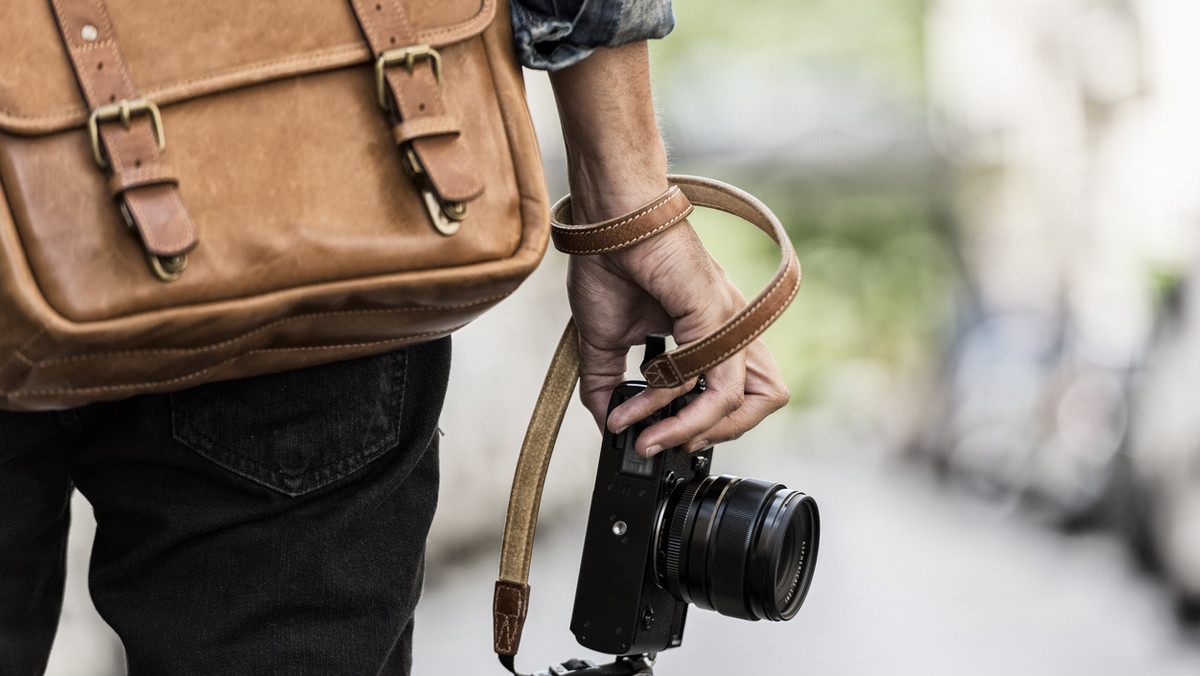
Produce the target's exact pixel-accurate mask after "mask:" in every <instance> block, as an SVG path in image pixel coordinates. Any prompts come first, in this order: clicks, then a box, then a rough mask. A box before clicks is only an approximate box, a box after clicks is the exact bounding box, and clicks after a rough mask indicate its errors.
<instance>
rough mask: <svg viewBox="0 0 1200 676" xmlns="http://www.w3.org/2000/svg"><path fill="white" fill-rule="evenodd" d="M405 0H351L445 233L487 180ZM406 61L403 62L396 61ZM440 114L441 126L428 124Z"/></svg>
mask: <svg viewBox="0 0 1200 676" xmlns="http://www.w3.org/2000/svg"><path fill="white" fill-rule="evenodd" d="M403 5H404V3H399V2H374V1H372V0H350V6H351V7H352V8H353V9H354V15H355V17H356V18H357V19H358V24H359V27H360V28H361V29H362V32H363V36H364V37H365V38H366V40H367V43H368V44H369V45H370V47H371V51H372V52H373V53H374V54H376V55H377V57H376V61H375V90H376V91H375V94H376V98H377V99H378V102H379V105H380V107H382V108H383V109H384V111H386V112H387V113H388V114H389V117H390V118H391V119H392V123H393V124H394V125H396V126H400V125H405V127H406V129H403V130H399V129H398V130H396V132H395V137H396V141H397V142H398V143H400V144H401V148H402V149H403V151H404V158H405V168H406V169H407V170H408V172H409V175H410V176H411V177H412V178H413V179H414V182H415V183H416V185H417V189H418V190H420V191H421V193H422V200H423V201H424V203H425V206H426V210H427V211H428V213H429V218H430V220H431V221H432V223H433V225H434V227H435V228H436V229H437V230H438V232H441V233H442V234H445V235H451V234H454V232H456V231H457V230H458V223H459V222H460V221H462V220H463V219H464V218H466V213H467V203H468V202H470V201H471V200H473V199H475V198H476V197H478V196H479V195H481V194H483V189H484V186H483V182H482V181H481V180H480V179H479V175H478V172H477V170H476V169H475V167H474V166H473V165H472V163H471V161H470V158H469V156H468V155H467V152H466V150H465V147H464V146H463V141H462V138H461V133H460V130H459V128H458V126H457V125H456V124H455V125H453V126H451V125H449V124H448V123H447V122H448V120H449V118H448V113H447V109H446V104H445V101H444V100H443V97H442V87H443V84H444V75H443V72H442V57H441V54H439V53H438V52H437V50H435V49H433V48H432V47H430V46H429V45H426V44H417V43H416V39H417V38H416V34H415V33H414V32H413V29H412V24H411V22H410V21H409V18H408V13H407V11H406V10H405V9H404V6H403ZM401 65H402V66H403V68H398V67H394V66H401ZM426 119H432V120H436V125H435V126H436V128H437V131H436V132H431V131H430V129H432V128H433V126H434V125H430V126H425V127H424V129H423V130H422V132H421V133H419V134H414V133H413V131H414V130H418V129H422V125H423V122H424V121H425V120H426Z"/></svg>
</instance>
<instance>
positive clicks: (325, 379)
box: [171, 350, 408, 497]
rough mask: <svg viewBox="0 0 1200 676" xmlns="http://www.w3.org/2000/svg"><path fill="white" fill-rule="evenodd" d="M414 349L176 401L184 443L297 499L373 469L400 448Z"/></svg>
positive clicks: (186, 394)
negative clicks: (409, 361) (377, 461)
mask: <svg viewBox="0 0 1200 676" xmlns="http://www.w3.org/2000/svg"><path fill="white" fill-rule="evenodd" d="M407 355H408V352H407V350H398V351H394V352H389V353H386V354H382V355H377V356H374V357H366V358H363V359H355V360H351V361H344V362H338V363H334V364H326V365H324V366H317V367H312V368H307V369H301V370H297V371H290V372H287V373H278V374H273V375H267V376H258V377H254V378H246V379H243V380H231V381H228V382H221V383H213V384H209V385H202V386H200V387H197V388H194V389H191V390H186V391H183V392H176V393H174V394H172V395H171V428H172V434H173V435H174V437H175V439H176V441H179V442H180V443H182V444H184V445H185V446H187V447H189V448H191V449H192V450H193V451H195V452H196V453H199V454H200V455H201V456H203V457H205V458H207V459H209V460H210V461H212V462H214V463H216V464H217V465H219V466H221V467H223V468H225V469H227V470H229V471H230V472H233V473H235V474H237V475H239V476H242V477H244V478H246V479H249V480H251V481H254V482H256V483H258V484H261V485H263V486H266V487H268V488H271V489H273V490H276V491H278V492H280V493H283V494H285V495H289V496H292V497H296V496H299V495H303V494H305V493H308V492H311V491H314V490H316V489H318V488H321V487H324V486H328V485H329V484H332V483H334V482H336V481H338V480H340V479H342V478H345V477H347V476H349V475H350V474H352V473H353V472H355V471H356V470H358V469H360V468H361V467H363V466H365V465H367V464H368V463H370V462H371V461H372V460H374V459H375V458H378V457H379V456H381V455H383V454H384V453H385V452H386V451H387V450H389V449H391V448H394V447H395V446H397V445H398V444H399V441H400V424H401V423H400V418H401V407H402V406H403V403H404V389H405V380H406V378H405V376H406V371H407Z"/></svg>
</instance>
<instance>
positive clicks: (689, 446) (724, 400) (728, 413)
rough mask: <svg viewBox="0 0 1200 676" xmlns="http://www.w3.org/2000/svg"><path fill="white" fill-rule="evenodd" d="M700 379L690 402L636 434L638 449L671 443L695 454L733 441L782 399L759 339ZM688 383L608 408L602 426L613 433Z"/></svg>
mask: <svg viewBox="0 0 1200 676" xmlns="http://www.w3.org/2000/svg"><path fill="white" fill-rule="evenodd" d="M705 380H706V382H707V388H706V389H705V391H704V392H703V393H702V394H701V395H700V396H699V397H697V398H696V399H695V400H694V401H693V402H692V403H690V404H688V405H687V406H685V407H684V408H683V409H682V410H681V411H680V412H679V413H678V414H677V415H675V416H672V417H669V418H666V419H664V420H662V421H660V422H658V423H655V424H654V425H651V426H650V427H648V428H646V429H645V430H644V431H643V432H642V433H641V434H640V435H639V436H638V438H637V441H636V442H635V448H636V449H637V451H638V453H640V454H642V455H644V456H651V455H654V454H656V453H659V452H661V451H662V450H663V449H667V448H674V447H676V446H679V447H682V448H683V449H684V450H686V451H689V452H695V451H699V450H703V449H705V448H708V447H710V446H714V445H716V444H719V443H723V442H726V441H731V440H733V439H737V438H738V437H740V436H741V435H743V434H744V433H745V432H746V431H747V430H749V429H750V428H752V427H754V426H755V425H757V424H758V423H760V422H762V421H763V419H765V418H766V417H767V416H768V415H770V414H771V413H773V412H775V411H777V410H779V409H780V408H782V407H783V406H784V405H785V404H787V401H788V392H787V387H786V385H785V384H784V381H783V374H782V373H781V372H780V370H779V367H778V365H776V363H775V359H774V358H773V357H772V356H771V353H770V351H769V350H768V349H767V347H766V345H765V344H763V342H762V341H761V340H758V341H755V342H754V343H752V344H751V345H750V346H749V347H748V348H747V349H746V350H745V351H743V352H742V353H741V354H740V355H737V356H735V357H734V358H731V359H730V360H728V361H726V362H724V363H723V364H721V365H719V366H717V367H714V368H713V369H712V370H711V371H709V373H708V374H706V375H705ZM693 386H694V383H692V384H689V385H686V386H684V387H678V388H661V389H660V388H647V389H646V390H645V391H644V392H643V393H642V394H639V395H638V396H636V397H634V398H632V399H630V400H629V401H627V402H625V403H624V404H623V405H621V406H620V407H618V408H616V409H614V410H613V412H612V415H611V416H609V420H608V427H609V429H611V430H613V431H620V430H623V429H625V428H626V427H628V426H629V425H630V424H632V423H634V422H636V421H638V420H641V419H643V418H645V417H646V416H648V415H650V414H651V413H653V412H654V411H657V410H659V409H661V408H663V407H665V406H666V405H667V404H669V403H670V402H671V401H672V400H673V399H675V398H676V397H678V396H680V395H683V394H685V393H687V392H688V391H690V389H691V388H692V387H693Z"/></svg>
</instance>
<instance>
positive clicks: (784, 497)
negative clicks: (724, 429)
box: [571, 381, 820, 655]
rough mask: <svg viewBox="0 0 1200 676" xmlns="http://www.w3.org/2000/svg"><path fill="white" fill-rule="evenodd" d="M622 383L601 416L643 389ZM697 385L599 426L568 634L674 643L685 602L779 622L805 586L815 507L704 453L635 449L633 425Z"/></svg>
mask: <svg viewBox="0 0 1200 676" xmlns="http://www.w3.org/2000/svg"><path fill="white" fill-rule="evenodd" d="M646 387H647V385H646V383H644V382H640V381H632V382H625V383H622V384H621V385H619V386H617V388H616V390H615V391H614V392H613V395H612V398H611V400H610V401H609V412H610V413H611V411H612V410H613V409H614V408H616V407H617V406H619V405H621V404H622V403H624V402H625V401H627V400H629V399H630V398H631V397H634V396H637V394H638V393H639V392H641V391H643V390H644V389H645V388H646ZM700 389H701V388H698V389H697V390H693V391H692V392H690V393H688V394H685V395H683V396H681V397H678V398H676V399H675V400H674V401H672V402H671V403H670V404H669V405H667V406H666V407H665V408H663V409H662V410H660V411H658V412H656V413H655V414H653V415H651V416H650V417H648V418H647V419H645V420H643V421H642V422H640V423H637V424H635V425H632V426H630V427H629V428H628V429H626V430H625V431H623V432H622V433H620V434H613V433H612V432H610V431H608V430H605V432H604V440H603V443H602V445H601V448H600V456H599V459H598V466H597V469H596V483H595V487H594V488H593V490H592V503H591V509H590V510H589V512H588V523H587V530H586V532H585V535H584V544H583V556H582V560H581V561H580V565H579V582H578V584H577V585H576V588H575V606H574V610H573V611H572V614H571V632H572V633H574V634H575V638H576V640H577V641H579V643H580V644H581V645H583V646H584V647H586V648H590V649H592V650H596V651H598V652H603V653H608V654H611V655H636V654H650V653H658V652H660V651H662V650H665V649H667V648H674V647H677V646H679V645H680V644H681V643H682V641H683V629H684V623H685V621H686V619H687V611H688V605H689V604H692V605H696V606H698V607H700V608H703V609H706V610H715V611H717V612H718V613H720V614H722V615H727V616H730V617H736V618H739V619H744V620H760V619H766V620H774V621H778V620H790V619H791V618H792V617H794V616H795V614H796V612H797V611H798V610H799V608H800V605H801V604H802V603H803V601H804V598H805V596H806V594H807V592H808V588H809V585H810V583H811V582H812V577H813V571H814V568H815V564H816V558H817V545H818V543H819V539H820V538H819V536H820V517H819V514H818V511H817V504H816V502H815V501H814V500H813V499H812V498H811V497H809V496H807V495H805V494H804V493H801V492H799V491H789V490H788V489H787V487H785V486H783V485H781V484H778V483H773V482H769V481H763V480H761V479H750V478H742V477H736V476H730V475H719V476H714V475H712V474H710V467H711V464H712V449H711V448H710V449H707V450H705V451H701V452H698V453H688V452H686V451H685V450H684V449H682V448H670V449H667V450H665V451H662V452H661V453H658V454H657V455H655V456H654V457H652V458H643V457H641V456H639V455H638V454H637V453H636V451H635V450H634V440H636V439H637V437H638V435H639V434H641V432H642V431H643V430H644V429H646V428H647V427H649V426H650V425H653V424H654V423H656V422H658V421H659V420H662V419H663V418H664V417H667V416H673V415H675V414H677V413H678V412H679V411H680V410H681V409H682V408H683V407H684V406H686V405H687V404H688V403H689V402H690V401H691V400H693V399H694V398H696V397H697V396H700Z"/></svg>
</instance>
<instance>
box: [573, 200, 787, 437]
mask: <svg viewBox="0 0 1200 676" xmlns="http://www.w3.org/2000/svg"><path fill="white" fill-rule="evenodd" d="M567 288H568V292H569V294H570V300H571V311H572V314H574V316H575V323H576V325H577V326H578V327H579V336H580V345H579V349H580V359H581V365H580V374H581V377H580V396H581V398H582V399H583V403H584V405H585V406H587V408H588V409H589V410H590V411H591V412H592V415H593V416H595V417H596V421H597V423H598V424H600V425H603V424H604V422H605V416H606V414H607V412H608V400H609V397H610V396H611V394H612V390H613V388H614V387H616V386H617V385H618V384H619V383H620V382H621V381H622V380H624V373H625V365H626V355H627V354H628V352H629V349H630V348H631V347H633V346H638V345H642V344H643V341H644V339H645V336H646V334H648V333H668V334H671V335H672V336H674V337H675V340H676V342H678V343H679V344H681V345H683V344H686V343H690V342H693V341H696V340H699V339H701V338H703V337H704V336H706V335H707V334H709V333H711V332H712V331H714V330H715V329H716V328H717V327H719V326H720V325H721V324H722V323H723V322H724V321H725V320H727V319H728V318H729V317H731V316H733V315H734V314H735V313H736V312H737V311H738V310H739V309H741V307H742V306H743V305H744V304H745V301H744V300H743V298H742V295H741V294H740V293H739V292H738V290H737V288H736V287H735V286H734V285H733V284H732V282H730V281H729V279H728V277H726V275H725V273H724V271H723V270H721V268H720V266H718V265H717V263H716V261H714V260H713V259H712V257H711V256H710V255H709V253H708V251H707V250H706V249H705V248H704V246H703V245H702V244H701V243H700V241H699V239H697V237H696V235H695V233H694V232H693V231H692V229H691V227H690V226H689V225H687V224H686V223H681V224H679V225H676V226H675V227H673V228H671V229H669V230H667V231H666V232H664V233H662V234H660V235H658V236H656V237H654V238H652V239H650V240H648V241H646V242H643V243H641V244H639V245H637V246H635V247H632V248H629V249H625V250H622V251H618V252H614V253H611V254H601V255H597V256H575V257H573V258H572V260H571V267H570V272H569V273H568V282H567ZM705 382H706V388H705V391H704V393H703V394H701V395H700V396H699V397H698V398H697V399H696V400H695V401H693V402H692V403H691V404H689V405H688V406H687V407H685V408H684V409H683V410H682V411H681V412H680V413H679V414H678V415H676V416H674V417H671V418H667V419H665V420H663V421H662V422H659V423H657V424H655V425H653V426H651V427H650V428H648V429H647V430H646V431H645V432H643V433H642V434H641V436H639V437H638V439H637V442H636V444H635V446H636V448H637V450H638V452H640V453H642V454H643V455H653V454H655V453H657V452H659V451H661V450H663V449H665V448H672V447H674V446H683V447H684V448H685V449H687V450H688V451H698V450H702V449H704V448H707V447H709V446H712V445H714V444H717V443H721V442H724V441H729V440H731V439H736V438H737V437H739V436H741V435H742V434H743V433H744V432H745V431H746V430H749V429H750V428H752V427H754V426H755V425H757V424H758V423H760V422H762V420H763V419H764V418H766V417H767V416H768V415H769V414H771V413H773V412H774V411H776V410H778V409H779V408H781V407H782V406H783V405H784V404H786V403H787V400H788V392H787V387H786V385H785V384H784V382H783V374H782V373H780V371H779V367H778V366H776V364H775V360H774V359H773V358H772V357H771V353H770V352H769V351H768V350H767V347H766V345H764V344H763V342H762V341H761V340H756V341H754V342H753V343H752V344H751V345H750V346H749V347H748V348H747V349H746V350H744V351H742V352H740V353H738V354H735V355H733V356H732V357H730V358H729V359H728V360H727V361H725V362H723V363H722V364H720V365H718V366H715V367H713V368H712V369H711V370H710V371H709V372H708V373H706V374H705ZM694 384H695V383H694V382H692V383H689V384H687V385H685V386H683V387H679V388H674V389H658V388H647V389H646V390H644V391H643V392H642V393H641V394H639V395H638V396H636V397H634V398H633V399H631V400H629V401H627V402H625V403H624V404H623V405H621V406H620V407H619V408H617V409H616V410H614V411H613V412H612V415H611V416H609V418H608V427H609V429H611V430H613V431H614V432H619V431H621V430H623V429H625V428H626V427H628V426H629V425H631V424H633V423H635V422H637V421H639V420H641V419H643V418H645V417H646V416H648V415H650V414H651V413H653V412H654V411H657V410H658V409H660V408H662V407H664V406H666V405H667V404H668V403H670V401H671V400H672V399H674V398H675V397H678V396H680V395H681V394H684V393H686V392H687V391H689V390H690V389H692V387H693V386H694Z"/></svg>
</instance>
